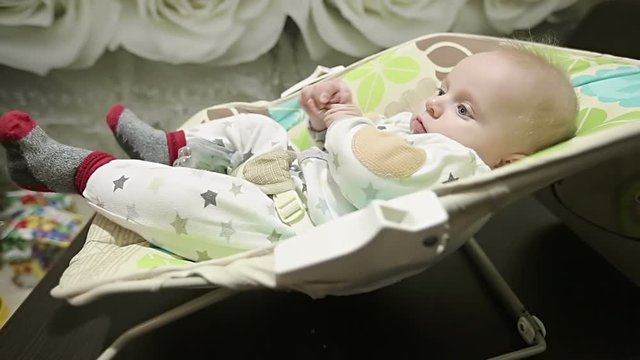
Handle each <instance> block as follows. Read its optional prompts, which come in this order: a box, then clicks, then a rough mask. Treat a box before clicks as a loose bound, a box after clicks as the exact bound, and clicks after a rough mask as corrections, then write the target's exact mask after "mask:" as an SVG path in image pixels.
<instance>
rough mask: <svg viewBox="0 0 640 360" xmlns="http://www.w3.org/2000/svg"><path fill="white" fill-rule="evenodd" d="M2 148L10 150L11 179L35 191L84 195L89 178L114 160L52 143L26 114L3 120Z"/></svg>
mask: <svg viewBox="0 0 640 360" xmlns="http://www.w3.org/2000/svg"><path fill="white" fill-rule="evenodd" d="M0 144H2V146H4V148H5V149H6V150H7V167H8V170H9V175H10V176H11V179H12V180H13V181H14V182H15V183H16V184H17V185H18V186H20V187H22V188H25V189H30V190H35V191H56V192H64V193H82V191H83V190H84V187H85V184H86V181H87V179H88V178H89V176H90V175H91V174H92V173H93V171H95V169H97V168H98V167H100V166H101V165H103V164H105V163H108V162H109V161H111V160H113V159H114V157H113V156H111V155H109V154H106V153H103V152H99V151H90V150H85V149H80V148H76V147H72V146H67V145H64V144H61V143H59V142H57V141H55V140H53V139H51V138H50V137H49V136H48V135H47V134H46V133H45V132H44V130H42V129H41V128H40V127H39V126H38V124H37V123H36V122H35V121H34V120H33V119H32V118H31V117H30V116H29V115H28V114H26V113H24V112H20V111H10V112H8V113H6V114H4V115H2V117H0Z"/></svg>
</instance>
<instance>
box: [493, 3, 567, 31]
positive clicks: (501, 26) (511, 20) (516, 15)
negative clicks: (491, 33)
mask: <svg viewBox="0 0 640 360" xmlns="http://www.w3.org/2000/svg"><path fill="white" fill-rule="evenodd" d="M575 2H576V0H485V1H484V11H485V14H486V16H487V19H488V21H489V23H490V24H491V25H492V26H493V27H494V28H495V29H496V30H498V31H500V32H502V33H504V34H510V33H512V32H513V31H514V30H518V29H530V28H532V27H534V26H536V25H538V24H539V23H541V22H542V21H544V20H545V19H546V18H547V17H548V16H549V15H551V14H552V13H553V12H556V11H558V10H562V9H564V8H566V7H568V6H570V5H572V4H573V3H575Z"/></svg>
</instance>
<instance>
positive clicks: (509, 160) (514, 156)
mask: <svg viewBox="0 0 640 360" xmlns="http://www.w3.org/2000/svg"><path fill="white" fill-rule="evenodd" d="M525 157H527V155H525V154H511V155H507V156H506V157H505V158H504V159H502V160H500V161H499V162H498V163H497V164H494V165H493V166H492V167H491V168H493V169H496V168H499V167H502V166H505V165H507V164H511V163H512V162H514V161H518V160H520V159H523V158H525Z"/></svg>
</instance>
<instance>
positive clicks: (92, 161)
mask: <svg viewBox="0 0 640 360" xmlns="http://www.w3.org/2000/svg"><path fill="white" fill-rule="evenodd" d="M115 159H116V158H115V157H113V156H112V155H111V154H107V153H104V152H102V151H94V152H92V153H91V154H89V155H87V157H86V158H84V160H82V162H81V163H80V165H79V166H78V170H76V176H75V178H74V179H73V180H74V185H75V187H76V191H77V192H78V194H80V195H82V193H83V192H84V189H85V188H86V187H87V182H88V181H89V178H90V177H91V175H93V173H94V172H95V171H96V170H98V168H99V167H101V166H102V165H104V164H106V163H108V162H109V161H111V160H115Z"/></svg>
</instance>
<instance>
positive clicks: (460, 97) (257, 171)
mask: <svg viewBox="0 0 640 360" xmlns="http://www.w3.org/2000/svg"><path fill="white" fill-rule="evenodd" d="M300 96H301V103H302V105H303V107H304V109H305V110H306V111H307V112H308V114H309V118H310V121H309V128H310V131H311V132H312V135H313V136H314V138H315V139H316V141H317V143H318V145H319V148H316V149H312V150H308V151H304V152H301V153H294V152H293V151H291V150H290V149H291V147H290V143H289V141H288V138H287V134H286V132H285V131H284V129H282V128H281V127H280V126H279V125H278V124H276V123H275V122H273V121H271V120H270V119H268V118H265V117H264V116H262V115H257V114H240V115H236V116H234V117H230V118H226V119H220V120H216V121H213V122H209V123H205V124H202V125H200V126H197V127H195V128H192V129H187V130H184V131H182V130H179V131H173V132H168V133H164V132H162V131H160V130H156V129H153V128H151V127H150V126H149V125H147V124H146V123H144V122H142V121H140V120H139V119H138V118H137V117H136V116H135V115H134V114H133V113H132V112H131V111H129V110H128V109H125V108H124V107H122V106H120V105H117V106H115V107H113V108H112V109H111V111H110V112H109V114H108V115H107V123H108V125H109V127H110V128H111V130H112V131H113V132H114V134H115V136H116V138H117V139H118V141H119V142H120V144H122V145H123V147H124V148H125V150H126V151H127V153H128V154H129V155H130V156H131V157H136V158H139V159H142V160H130V159H127V160H118V159H115V158H114V157H113V156H111V155H109V154H106V153H103V152H99V151H90V150H85V149H79V148H74V147H70V146H67V145H63V144H60V143H58V142H56V141H55V140H53V139H51V138H49V137H48V136H47V135H46V134H45V133H44V131H43V130H42V129H41V128H40V127H39V126H37V124H36V123H35V121H34V120H33V119H32V118H31V117H30V116H29V115H28V114H26V113H23V112H18V111H12V112H8V113H6V114H4V115H3V116H2V118H0V143H2V145H3V146H4V147H5V148H6V150H7V157H8V166H9V172H10V174H11V177H12V179H13V181H14V182H16V183H17V184H18V185H19V186H21V187H24V188H27V189H32V190H39V191H57V192H76V193H79V194H81V195H82V196H83V197H84V198H86V199H87V200H88V202H89V203H90V204H92V205H93V207H94V208H95V209H96V210H97V211H98V212H99V213H101V214H102V215H104V216H106V217H107V218H109V219H111V220H112V221H114V222H116V223H117V224H119V225H121V226H123V227H125V228H128V229H130V230H132V231H134V232H136V233H138V234H140V235H141V236H142V237H143V238H145V239H146V240H148V241H149V242H151V243H152V244H154V245H156V246H159V247H162V248H164V249H166V250H168V251H171V252H173V253H175V254H177V255H180V256H182V257H184V258H187V259H191V260H196V261H200V260H206V259H209V258H212V257H221V256H226V255H231V254H234V253H237V252H240V251H244V250H246V249H250V248H257V247H261V246H267V245H269V244H271V243H272V242H275V241H278V240H281V239H285V238H287V237H291V236H293V235H295V231H294V230H293V227H292V226H291V225H292V224H293V223H295V222H296V221H298V220H299V219H297V218H294V217H292V216H291V215H292V214H294V213H295V211H293V212H292V211H288V210H287V209H291V208H293V210H296V209H297V208H296V207H295V206H293V207H292V205H291V204H292V203H295V200H294V201H293V202H286V203H283V202H280V201H279V198H278V196H279V195H281V194H283V193H287V192H288V193H294V194H296V195H297V197H298V198H300V199H302V202H303V203H304V204H306V212H307V213H308V216H309V218H310V219H311V221H312V222H313V224H315V225H318V224H321V223H324V222H326V221H330V220H332V219H334V218H336V217H338V216H341V215H343V214H346V213H349V212H352V211H355V210H357V209H360V208H363V207H365V206H367V205H368V204H369V203H370V202H371V201H372V200H373V199H390V198H393V197H396V196H400V195H404V194H407V193H411V192H414V191H416V190H420V189H424V188H429V187H433V186H435V185H438V184H440V183H446V182H450V181H454V180H456V179H458V178H461V177H466V176H471V175H474V174H477V173H481V172H486V171H489V170H490V169H491V168H496V167H499V166H502V165H505V164H508V163H510V162H513V161H515V160H518V159H520V158H522V157H524V156H526V155H528V154H531V153H533V152H535V151H537V150H539V149H541V148H544V147H547V146H549V145H551V144H554V143H556V142H559V141H562V140H564V139H567V138H568V137H570V136H572V135H573V132H574V120H575V116H576V111H577V100H576V97H575V93H574V92H573V89H572V87H571V85H570V84H569V82H568V80H567V78H566V76H565V75H564V74H563V73H562V72H561V71H559V70H557V69H556V68H555V67H553V66H551V65H549V64H548V63H547V62H545V61H544V60H543V59H541V58H539V57H537V56H535V55H533V54H531V53H529V52H526V51H523V50H519V49H500V50H497V51H491V52H486V53H480V54H476V55H472V56H470V57H468V58H466V59H464V60H462V61H461V62H460V63H459V64H458V65H457V66H456V67H455V68H454V69H453V70H452V71H451V73H450V74H449V75H448V76H447V78H446V79H445V80H444V81H443V82H442V85H441V87H440V88H439V89H438V90H437V92H436V94H434V95H432V96H429V97H427V98H426V99H425V101H424V106H422V107H421V108H422V109H423V110H421V111H419V112H417V113H415V114H411V113H400V114H398V115H395V116H393V117H390V118H388V119H382V120H381V121H379V122H378V123H376V124H374V123H373V122H372V121H371V120H369V119H367V118H366V117H364V116H362V113H361V112H360V110H359V109H358V108H357V107H356V106H355V105H354V104H353V103H352V101H351V92H350V91H349V89H348V87H347V86H346V85H345V84H344V83H343V82H341V81H340V80H330V81H324V82H320V83H317V84H315V85H312V86H309V87H307V88H305V89H303V91H302V93H301V95H300ZM186 150H189V151H186ZM189 152H190V153H189ZM194 159H198V161H193V160H194ZM172 164H175V165H176V166H173V167H172V166H171V165H172ZM184 165H188V167H185V166H184ZM230 175H232V176H230ZM274 203H275V205H274ZM303 206H304V205H303Z"/></svg>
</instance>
